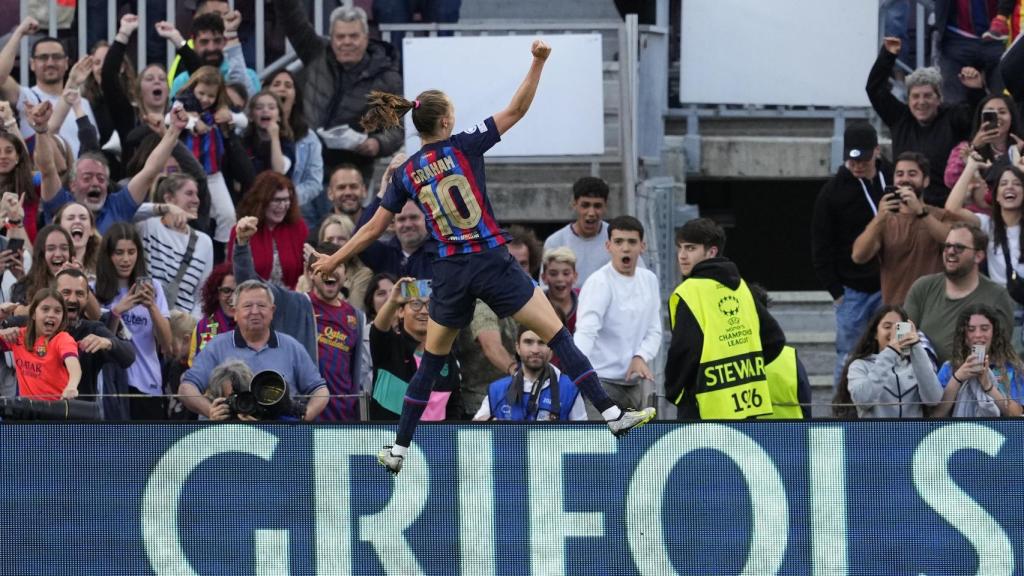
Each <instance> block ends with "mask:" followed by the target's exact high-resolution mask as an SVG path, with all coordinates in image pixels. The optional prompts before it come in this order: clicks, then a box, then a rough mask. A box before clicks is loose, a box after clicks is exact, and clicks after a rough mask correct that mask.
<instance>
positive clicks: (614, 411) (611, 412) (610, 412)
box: [601, 406, 622, 422]
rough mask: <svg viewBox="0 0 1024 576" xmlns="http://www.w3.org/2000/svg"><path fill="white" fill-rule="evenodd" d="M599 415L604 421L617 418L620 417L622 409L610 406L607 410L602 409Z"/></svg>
mask: <svg viewBox="0 0 1024 576" xmlns="http://www.w3.org/2000/svg"><path fill="white" fill-rule="evenodd" d="M601 416H602V417H603V418H604V419H605V421H606V422H611V421H612V420H618V419H619V418H622V409H621V408H619V407H618V406H612V407H611V408H609V409H607V410H603V411H602V412H601Z"/></svg>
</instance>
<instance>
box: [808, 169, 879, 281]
mask: <svg viewBox="0 0 1024 576" xmlns="http://www.w3.org/2000/svg"><path fill="white" fill-rule="evenodd" d="M876 166H877V174H876V176H875V178H874V179H873V180H871V181H870V182H868V181H867V180H861V179H860V178H857V177H855V176H854V175H853V173H851V172H850V171H849V170H848V169H847V168H846V166H840V167H839V171H838V172H836V175H835V176H833V177H832V178H829V179H828V181H827V182H825V185H824V186H822V187H821V191H820V192H818V198H817V200H816V201H815V202H814V215H813V216H812V218H811V262H812V263H813V264H814V273H815V274H817V276H818V280H819V281H820V282H821V284H822V286H823V287H824V288H825V289H826V290H828V292H829V294H831V295H832V298H833V299H835V298H839V297H840V296H842V295H843V286H848V287H850V288H853V289H854V290H858V291H860V292H868V293H872V292H877V291H878V290H880V289H881V281H880V280H879V272H878V259H877V258H873V259H872V260H871V261H870V262H868V263H867V264H855V263H854V262H853V259H852V258H851V256H852V254H853V242H854V241H855V240H856V239H857V236H859V235H860V233H861V232H863V231H864V228H866V227H867V225H868V222H871V219H872V218H874V217H875V209H876V208H877V206H878V201H879V200H881V198H882V194H883V188H884V186H883V180H884V184H885V186H890V185H892V165H891V164H889V163H888V162H886V161H884V160H879V161H878V162H877V163H876ZM879 175H880V176H879ZM865 189H867V191H868V194H869V195H870V196H871V201H870V203H869V202H868V199H867V197H865V196H864V190H865Z"/></svg>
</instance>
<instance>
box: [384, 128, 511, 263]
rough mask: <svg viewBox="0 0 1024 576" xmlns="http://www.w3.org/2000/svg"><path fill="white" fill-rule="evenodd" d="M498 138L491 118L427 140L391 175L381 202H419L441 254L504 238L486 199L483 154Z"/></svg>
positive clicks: (389, 205) (394, 208)
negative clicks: (444, 136)
mask: <svg viewBox="0 0 1024 576" xmlns="http://www.w3.org/2000/svg"><path fill="white" fill-rule="evenodd" d="M499 140H501V136H500V135H499V134H498V128H497V127H496V126H495V125H494V118H487V119H486V120H484V122H483V123H482V124H478V125H477V126H476V127H474V128H473V130H472V131H470V132H463V133H461V134H456V135H453V136H452V137H451V138H449V139H447V140H442V141H441V142H433V143H431V144H427V145H426V146H424V147H423V148H421V149H420V151H419V152H417V153H416V154H414V155H413V156H412V157H411V158H409V159H408V160H407V161H406V162H405V164H402V165H401V166H400V167H399V168H398V169H397V170H395V172H394V174H393V175H392V176H391V183H390V184H388V189H387V192H385V194H384V198H383V199H382V200H381V206H383V207H384V208H385V209H386V210H388V211H390V212H394V213H397V212H401V210H402V206H404V205H405V203H406V201H407V200H408V199H409V198H412V199H413V200H415V201H416V202H417V204H419V207H420V210H422V211H423V213H424V215H425V216H426V219H427V229H428V230H430V233H431V234H432V235H433V236H434V239H435V240H437V244H438V252H439V255H440V256H441V257H445V256H451V255H453V254H470V253H473V252H482V251H484V250H488V249H490V248H495V247H498V246H501V245H502V244H504V243H505V241H506V238H505V233H504V232H503V231H502V230H501V227H500V226H498V221H497V220H496V219H495V218H494V211H493V210H492V209H491V202H490V200H488V198H487V185H486V184H485V183H484V157H483V156H484V153H485V152H487V151H488V150H490V148H491V146H494V145H495V144H497V143H498V141H499Z"/></svg>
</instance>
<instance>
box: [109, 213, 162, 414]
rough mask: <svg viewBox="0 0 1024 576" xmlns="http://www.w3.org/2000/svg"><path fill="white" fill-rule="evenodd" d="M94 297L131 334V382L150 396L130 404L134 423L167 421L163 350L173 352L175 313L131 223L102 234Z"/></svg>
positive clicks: (136, 398) (116, 225)
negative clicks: (172, 320)
mask: <svg viewBox="0 0 1024 576" xmlns="http://www.w3.org/2000/svg"><path fill="white" fill-rule="evenodd" d="M96 298H98V299H99V301H100V303H101V304H102V305H103V306H107V307H109V308H110V312H111V313H112V316H113V317H114V319H115V320H119V321H120V322H121V323H123V324H124V326H125V327H126V328H127V329H128V331H129V332H131V334H132V345H133V346H134V347H135V363H134V364H132V365H131V366H129V367H128V382H129V383H131V385H132V386H133V387H134V388H135V389H136V390H138V391H139V392H141V393H142V394H146V395H148V396H149V397H133V398H131V399H130V400H129V412H130V413H131V418H132V420H166V419H167V402H166V399H165V398H163V396H162V394H163V377H162V375H161V371H160V355H159V352H160V351H163V352H164V353H169V352H170V346H171V325H170V321H169V319H170V315H171V313H170V311H169V310H168V307H167V299H166V297H165V296H164V289H163V287H162V286H161V285H160V283H159V282H154V281H153V279H152V278H151V277H150V276H149V275H148V274H147V273H146V259H145V257H144V249H143V247H142V238H141V237H140V236H139V233H138V231H137V230H136V229H135V227H134V226H132V225H131V224H130V223H128V222H118V223H116V224H114V225H113V226H111V227H110V229H109V230H107V233H106V234H105V235H104V236H103V242H102V243H101V244H100V257H99V261H98V262H97V263H96ZM112 329H114V330H115V331H116V329H117V327H116V326H114V327H112Z"/></svg>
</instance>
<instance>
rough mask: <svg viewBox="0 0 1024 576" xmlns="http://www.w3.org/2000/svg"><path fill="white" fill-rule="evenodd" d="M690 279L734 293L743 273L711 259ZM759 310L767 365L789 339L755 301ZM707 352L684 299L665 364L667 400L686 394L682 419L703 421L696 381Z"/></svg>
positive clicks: (725, 261) (681, 406) (724, 260)
mask: <svg viewBox="0 0 1024 576" xmlns="http://www.w3.org/2000/svg"><path fill="white" fill-rule="evenodd" d="M688 278H707V279H710V280H714V281H716V282H718V283H720V284H722V285H724V286H726V287H728V288H729V289H731V290H736V289H737V288H739V286H740V280H741V278H740V272H739V270H738V269H737V268H736V265H735V264H733V263H732V261H731V260H729V259H727V258H709V259H708V260H705V261H703V262H700V263H699V264H697V265H696V266H694V267H693V270H692V271H691V272H690V276H688V277H687V278H684V279H683V282H686V280H687V279H688ZM754 306H755V308H757V320H758V324H759V325H760V327H761V330H760V338H761V352H762V354H763V355H764V361H765V364H767V363H769V362H771V361H773V360H775V358H776V357H778V355H779V353H780V352H782V347H783V346H785V345H786V335H785V334H783V333H782V328H781V327H779V323H778V322H776V321H775V318H773V317H772V315H771V314H769V313H768V310H767V309H766V308H765V307H764V306H762V305H761V304H760V303H759V302H757V300H756V299H755V301H754ZM703 348H704V332H702V331H701V327H700V325H699V324H698V323H697V319H696V318H695V317H694V315H693V312H691V311H690V307H689V306H687V305H686V302H685V301H684V300H682V299H680V300H679V303H678V304H677V306H676V324H675V326H674V327H673V328H672V342H671V344H669V348H668V361H667V362H666V363H665V396H666V397H667V398H669V399H670V400H675V399H676V398H677V397H679V393H680V392H683V391H685V392H686V393H685V394H684V395H683V398H682V400H680V401H679V418H680V419H685V420H695V419H698V418H700V411H699V410H698V409H697V397H696V396H695V394H696V388H697V379H698V376H699V369H700V356H701V351H702V350H703Z"/></svg>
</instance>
